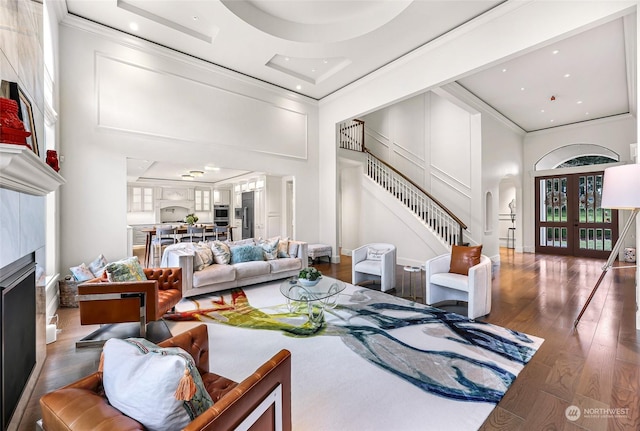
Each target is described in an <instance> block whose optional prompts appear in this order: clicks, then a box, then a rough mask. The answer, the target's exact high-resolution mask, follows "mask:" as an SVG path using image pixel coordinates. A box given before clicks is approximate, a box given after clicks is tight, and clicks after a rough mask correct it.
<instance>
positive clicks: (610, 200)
mask: <svg viewBox="0 0 640 431" xmlns="http://www.w3.org/2000/svg"><path fill="white" fill-rule="evenodd" d="M603 181H604V184H603V186H602V203H601V205H600V207H601V208H611V209H618V210H631V216H630V217H629V220H627V223H626V224H625V225H624V228H623V229H622V232H621V233H620V235H619V236H618V241H616V244H615V245H614V246H613V250H611V254H610V255H609V259H607V263H605V264H604V265H603V267H602V274H600V278H599V279H598V281H597V283H596V285H595V286H594V287H593V290H592V291H591V294H590V295H589V298H588V299H587V302H586V303H585V304H584V307H582V310H581V311H580V314H578V317H577V318H576V320H575V322H573V327H574V328H575V327H577V326H578V323H579V322H580V318H581V317H582V315H583V314H584V312H585V310H586V309H587V307H588V306H589V303H590V302H591V300H592V299H593V295H595V293H596V290H598V287H600V283H602V279H603V278H604V276H605V275H606V274H607V271H609V269H611V267H612V266H613V262H614V261H615V260H616V257H618V254H619V252H620V247H621V246H622V243H623V242H624V237H625V236H627V232H628V231H629V228H630V227H631V225H632V224H633V222H634V220H635V219H636V216H637V215H638V212H639V211H640V164H631V165H622V166H614V167H612V168H607V169H605V170H604V180H603Z"/></svg>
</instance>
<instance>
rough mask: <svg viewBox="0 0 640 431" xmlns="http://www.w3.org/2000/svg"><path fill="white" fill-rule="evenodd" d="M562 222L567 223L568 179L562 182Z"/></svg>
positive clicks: (563, 179)
mask: <svg viewBox="0 0 640 431" xmlns="http://www.w3.org/2000/svg"><path fill="white" fill-rule="evenodd" d="M559 204H560V217H561V220H560V221H567V179H566V178H562V179H561V180H560V202H559Z"/></svg>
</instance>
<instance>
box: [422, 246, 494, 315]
mask: <svg viewBox="0 0 640 431" xmlns="http://www.w3.org/2000/svg"><path fill="white" fill-rule="evenodd" d="M450 265H451V254H443V255H441V256H437V257H434V258H433V259H430V260H428V261H427V263H426V265H425V267H426V276H427V286H426V288H427V298H426V303H427V304H428V305H432V304H436V303H438V302H441V301H447V300H454V301H466V302H467V303H468V304H469V308H468V312H467V315H468V318H469V319H471V320H474V319H475V318H476V317H481V316H484V315H487V314H489V313H490V312H491V259H489V258H488V257H487V256H484V255H481V256H480V263H479V264H477V265H475V266H472V267H471V268H469V275H468V276H465V275H461V274H455V273H450V272H449V267H450Z"/></svg>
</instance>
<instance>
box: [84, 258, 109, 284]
mask: <svg viewBox="0 0 640 431" xmlns="http://www.w3.org/2000/svg"><path fill="white" fill-rule="evenodd" d="M108 263H109V262H108V261H107V259H106V258H105V257H104V255H103V254H100V255H98V257H96V259H95V260H94V261H93V262H91V263H90V264H89V269H90V270H91V272H92V273H93V275H95V276H96V277H98V278H100V277H102V273H103V272H104V267H105V266H107V264H108Z"/></svg>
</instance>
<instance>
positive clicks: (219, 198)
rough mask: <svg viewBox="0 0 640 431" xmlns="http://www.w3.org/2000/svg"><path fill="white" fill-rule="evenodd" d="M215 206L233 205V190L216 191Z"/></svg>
mask: <svg viewBox="0 0 640 431" xmlns="http://www.w3.org/2000/svg"><path fill="white" fill-rule="evenodd" d="M213 204H214V205H231V190H228V189H215V190H214V191H213Z"/></svg>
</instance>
